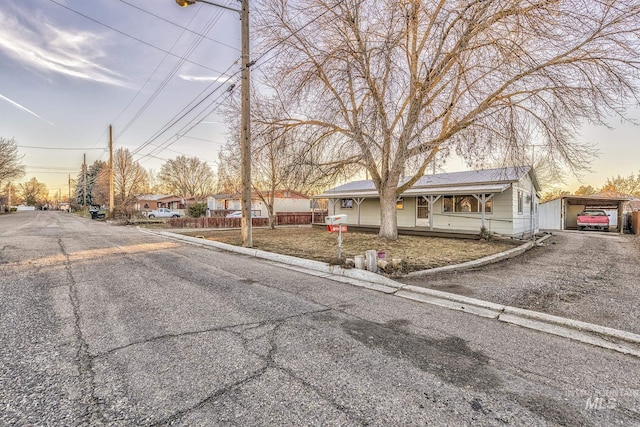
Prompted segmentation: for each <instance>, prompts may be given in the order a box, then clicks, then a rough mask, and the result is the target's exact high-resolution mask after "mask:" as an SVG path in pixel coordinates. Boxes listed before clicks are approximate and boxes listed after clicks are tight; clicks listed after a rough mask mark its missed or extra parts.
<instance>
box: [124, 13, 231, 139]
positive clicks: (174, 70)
mask: <svg viewBox="0 0 640 427" xmlns="http://www.w3.org/2000/svg"><path fill="white" fill-rule="evenodd" d="M221 15H222V13H218V14H217V16H215V17H214V18H211V19H210V20H209V22H208V23H207V24H206V26H205V28H204V30H205V31H209V30H210V29H211V28H212V27H213V26H214V25H215V24H216V23H217V22H218V19H220V16H221ZM194 17H195V15H194ZM192 20H193V18H192ZM183 34H184V31H183ZM202 40H203V38H202V36H200V38H199V39H197V40H195V41H193V42H192V43H191V45H190V46H189V47H188V48H187V51H186V52H185V55H184V58H187V57H189V56H190V55H191V54H192V53H193V52H194V51H195V49H196V47H198V46H199V45H200V43H201V42H202ZM178 41H179V39H178V38H177V39H176V40H175V41H174V44H173V46H172V47H171V48H172V49H173V47H175V45H176V44H177V43H178ZM166 57H167V56H166V55H165V58H163V60H162V61H160V63H159V64H158V66H157V67H156V69H155V70H154V72H153V73H152V75H151V76H150V77H149V79H147V82H148V81H149V80H150V79H151V77H153V75H155V73H156V71H157V70H158V69H159V68H160V65H161V64H162V62H164V59H166ZM184 62H185V60H182V59H181V60H180V61H179V62H178V63H177V64H175V65H174V66H173V68H172V69H171V71H170V72H169V74H168V75H167V76H166V77H165V79H164V80H163V81H162V83H161V84H160V85H159V86H158V87H157V88H156V90H155V91H154V92H153V94H151V96H150V97H149V98H148V99H147V101H146V102H145V104H144V105H143V106H142V107H140V109H139V110H138V112H137V113H136V114H135V115H134V116H133V118H132V119H131V120H129V122H128V123H127V124H126V125H125V126H124V127H123V128H122V130H120V131H119V132H118V134H117V135H116V139H117V138H120V137H121V136H122V135H123V134H124V133H125V132H126V131H127V130H128V129H129V127H131V125H132V124H133V123H134V122H135V121H136V120H138V119H139V118H140V116H141V115H142V113H143V112H144V111H146V109H147V108H149V106H151V104H152V103H153V101H154V100H155V99H156V98H157V97H158V96H159V95H160V93H161V92H162V90H163V89H164V88H165V87H166V86H167V85H168V84H169V81H171V79H172V78H173V77H174V76H175V75H176V73H177V72H178V70H179V69H180V67H182V65H183V64H184ZM147 82H145V86H146V84H147ZM143 88H144V86H143V87H142V88H141V89H140V91H139V92H138V93H140V92H141V91H142V89H143ZM137 96H138V95H137V94H136V97H137ZM134 99H135V98H134ZM131 102H133V99H132V100H131ZM131 102H130V103H129V104H128V105H127V107H128V106H129V105H131ZM125 108H126V107H125Z"/></svg>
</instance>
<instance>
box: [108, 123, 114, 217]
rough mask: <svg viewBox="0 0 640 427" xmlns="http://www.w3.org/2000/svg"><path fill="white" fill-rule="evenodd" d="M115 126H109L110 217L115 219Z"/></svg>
mask: <svg viewBox="0 0 640 427" xmlns="http://www.w3.org/2000/svg"><path fill="white" fill-rule="evenodd" d="M113 198H114V197H113V126H112V125H109V217H113V208H114V207H115V206H114V205H113V203H114V202H113Z"/></svg>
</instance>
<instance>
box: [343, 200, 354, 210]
mask: <svg viewBox="0 0 640 427" xmlns="http://www.w3.org/2000/svg"><path fill="white" fill-rule="evenodd" d="M340 208H342V209H353V199H340Z"/></svg>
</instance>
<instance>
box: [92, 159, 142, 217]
mask: <svg viewBox="0 0 640 427" xmlns="http://www.w3.org/2000/svg"><path fill="white" fill-rule="evenodd" d="M107 169H108V168H107ZM102 180H103V181H104V176H103V177H102ZM145 188H147V172H146V171H145V169H144V168H143V167H142V166H140V164H139V163H138V162H135V161H134V160H133V156H132V155H131V153H130V152H129V150H128V149H126V148H118V149H117V150H116V151H115V152H114V153H113V192H114V203H115V208H116V209H117V210H118V211H119V212H122V213H124V214H129V213H130V212H131V211H132V209H133V204H134V203H135V200H136V195H137V194H140V193H142V192H143V191H144V189H145Z"/></svg>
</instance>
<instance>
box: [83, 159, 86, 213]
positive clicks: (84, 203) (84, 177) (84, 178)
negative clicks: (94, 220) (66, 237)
mask: <svg viewBox="0 0 640 427" xmlns="http://www.w3.org/2000/svg"><path fill="white" fill-rule="evenodd" d="M82 180H83V181H84V189H83V191H82V200H83V201H82V208H83V209H84V214H85V215H86V214H87V153H85V154H84V160H83V161H82Z"/></svg>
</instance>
